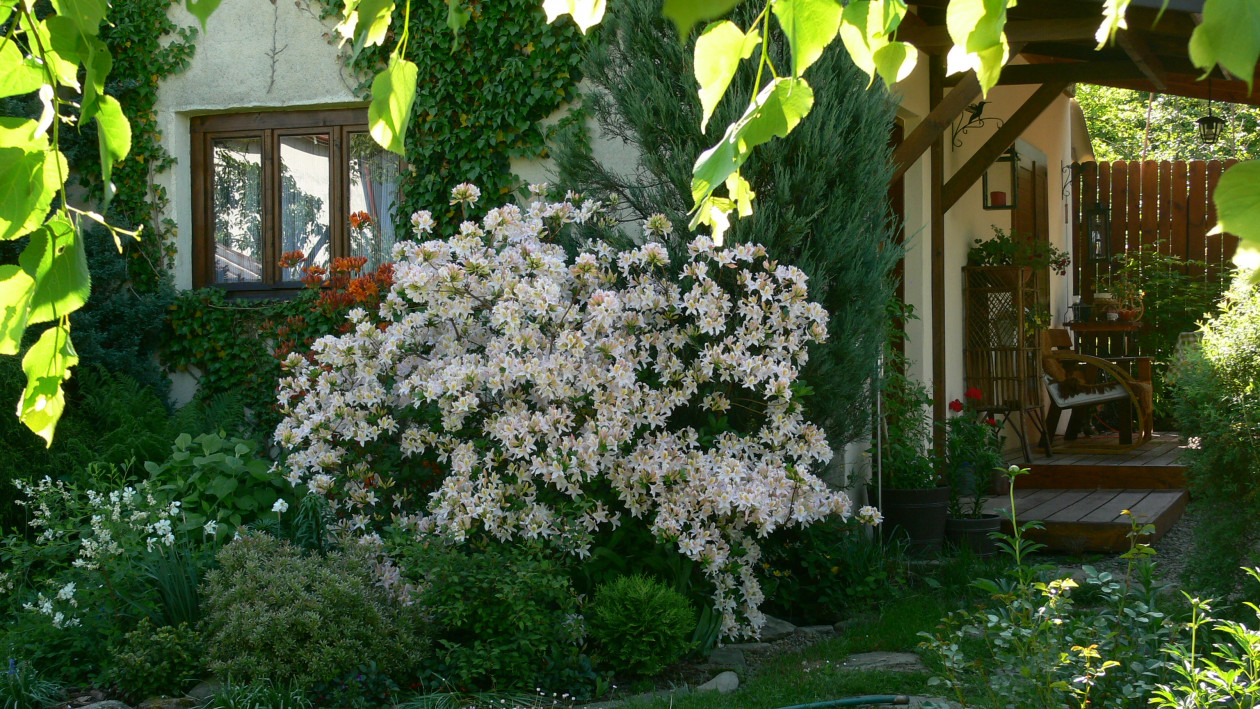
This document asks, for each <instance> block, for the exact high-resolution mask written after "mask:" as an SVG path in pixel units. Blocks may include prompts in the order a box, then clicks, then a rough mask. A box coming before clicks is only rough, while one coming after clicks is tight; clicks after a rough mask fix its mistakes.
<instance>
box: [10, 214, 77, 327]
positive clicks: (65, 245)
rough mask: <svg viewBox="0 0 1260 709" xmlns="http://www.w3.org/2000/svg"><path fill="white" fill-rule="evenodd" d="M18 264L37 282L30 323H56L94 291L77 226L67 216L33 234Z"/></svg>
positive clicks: (49, 223) (32, 299) (74, 309)
mask: <svg viewBox="0 0 1260 709" xmlns="http://www.w3.org/2000/svg"><path fill="white" fill-rule="evenodd" d="M18 263H20V264H21V265H22V269H23V270H25V271H26V273H27V274H28V275H30V276H31V277H33V278H34V279H35V294H34V295H33V296H32V297H31V311H30V315H29V316H28V317H27V323H28V324H31V325H34V324H37V323H42V322H49V321H51V320H55V319H57V318H59V317H61V316H63V315H68V314H70V313H72V312H74V311H76V310H78V309H79V308H82V307H83V304H84V303H86V302H87V299H88V295H89V294H90V292H91V290H92V277H91V276H90V275H89V274H88V266H87V252H86V251H85V250H84V248H83V241H82V240H81V239H80V238H79V234H78V232H77V230H75V228H74V225H73V224H71V223H70V222H69V221H68V220H67V219H66V218H65V217H60V216H58V217H54V218H53V219H50V220H49V221H48V223H47V224H45V225H44V226H43V227H41V228H39V229H37V230H36V231H34V232H32V233H31V241H30V243H29V244H27V245H26V248H25V249H23V251H22V254H21V255H20V256H19V257H18Z"/></svg>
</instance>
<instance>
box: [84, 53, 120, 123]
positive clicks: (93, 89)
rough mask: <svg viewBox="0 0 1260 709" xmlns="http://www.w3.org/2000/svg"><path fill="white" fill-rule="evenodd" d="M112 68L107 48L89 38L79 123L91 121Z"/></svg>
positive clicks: (112, 61) (112, 63) (111, 58)
mask: <svg viewBox="0 0 1260 709" xmlns="http://www.w3.org/2000/svg"><path fill="white" fill-rule="evenodd" d="M113 67H114V58H113V57H112V56H110V53H109V47H107V46H106V45H105V43H104V42H102V41H101V40H100V39H98V38H96V37H91V38H89V41H88V43H87V56H86V58H85V59H84V62H83V69H84V79H83V106H82V109H81V111H80V118H79V120H80V121H81V122H87V121H90V120H92V118H93V117H94V116H95V115H96V110H97V108H98V107H99V106H98V105H97V104H98V101H99V100H100V97H101V95H102V94H104V93H105V79H106V77H108V76H109V71H110V69H112V68H113Z"/></svg>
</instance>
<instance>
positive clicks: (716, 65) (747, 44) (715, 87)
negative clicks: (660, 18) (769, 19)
mask: <svg viewBox="0 0 1260 709" xmlns="http://www.w3.org/2000/svg"><path fill="white" fill-rule="evenodd" d="M760 43H761V34H760V33H758V32H757V30H753V31H752V32H749V33H748V34H744V33H743V32H742V31H741V30H740V29H739V27H737V26H736V25H735V23H734V22H731V21H729V20H723V21H721V22H714V23H713V24H711V25H709V26H708V27H706V28H705V29H704V32H703V33H701V35H700V37H699V38H698V39H696V60H695V72H696V81H697V82H698V83H699V84H700V106H701V108H702V109H703V111H704V116H703V118H701V119H700V132H701V133H703V132H704V131H705V129H706V128H707V127H708V124H709V119H710V118H712V117H713V110H714V109H715V108H717V105H718V103H719V102H720V101H721V100H722V96H723V95H724V94H725V93H726V89H727V87H728V86H730V84H731V78H732V77H734V76H735V70H736V69H738V68H739V63H740V61H741V60H744V59H747V58H748V57H750V56H752V53H753V50H754V49H756V48H757V45H758V44H760Z"/></svg>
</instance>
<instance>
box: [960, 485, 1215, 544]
mask: <svg viewBox="0 0 1260 709" xmlns="http://www.w3.org/2000/svg"><path fill="white" fill-rule="evenodd" d="M1189 500H1190V495H1189V493H1187V492H1186V491H1185V490H1136V489H1124V490H1046V489H1042V490H1018V489H1017V490H1016V491H1015V515H1016V518H1017V519H1018V520H1019V521H1020V522H1021V523H1023V522H1031V521H1033V520H1036V521H1039V522H1042V523H1043V524H1045V529H1043V530H1035V531H1031V532H1029V534H1028V536H1029V538H1031V539H1033V540H1034V541H1038V542H1041V543H1042V544H1045V545H1046V546H1047V547H1049V548H1050V549H1054V550H1058V551H1068V552H1073V553H1079V552H1083V551H1102V552H1121V551H1126V550H1127V549H1128V548H1129V539H1128V534H1129V530H1130V522H1129V518H1128V517H1125V516H1124V515H1122V514H1120V513H1121V511H1122V510H1129V511H1130V512H1132V513H1133V518H1134V519H1136V520H1137V521H1138V522H1140V523H1142V524H1148V523H1149V524H1153V525H1155V533H1154V534H1153V535H1151V536H1150V538H1148V539H1143V540H1142V541H1145V542H1153V541H1155V540H1157V539H1159V538H1160V537H1162V536H1164V534H1165V533H1166V532H1168V529H1169V528H1170V527H1172V525H1173V523H1174V522H1176V521H1177V520H1178V519H1180V518H1181V515H1182V513H1184V512H1185V510H1186V503H1187V502H1189ZM1008 504H1009V500H1008V498H1007V497H1006V496H1004V495H999V496H997V497H994V498H993V499H990V500H989V501H988V502H986V503H985V505H984V508H985V511H986V512H996V513H1000V512H1002V511H1003V510H1005V509H1006V507H1007V505H1008ZM1003 528H1004V529H1003V531H1005V532H1006V533H1007V534H1010V533H1011V531H1012V530H1011V529H1010V522H1003Z"/></svg>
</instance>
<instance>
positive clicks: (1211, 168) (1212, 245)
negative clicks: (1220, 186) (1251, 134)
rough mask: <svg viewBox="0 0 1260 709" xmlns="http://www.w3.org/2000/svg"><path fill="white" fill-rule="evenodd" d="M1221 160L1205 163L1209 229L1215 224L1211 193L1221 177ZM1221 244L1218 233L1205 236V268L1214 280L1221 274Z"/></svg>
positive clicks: (1214, 207) (1214, 208)
mask: <svg viewBox="0 0 1260 709" xmlns="http://www.w3.org/2000/svg"><path fill="white" fill-rule="evenodd" d="M1222 171H1223V170H1222V169H1221V161H1220V160H1211V161H1209V162H1208V164H1207V198H1208V199H1207V226H1208V229H1209V230H1210V229H1211V228H1212V227H1213V226H1215V225H1216V204H1215V203H1214V202H1213V201H1212V193H1213V192H1214V191H1215V190H1216V181H1217V180H1219V179H1221V172H1222ZM1221 247H1222V244H1221V237H1220V235H1219V234H1218V235H1215V236H1208V237H1207V262H1208V266H1207V270H1208V278H1210V279H1213V280H1215V279H1216V278H1219V277H1220V274H1221V262H1222V260H1223V259H1222V258H1221V252H1222V249H1221Z"/></svg>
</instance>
